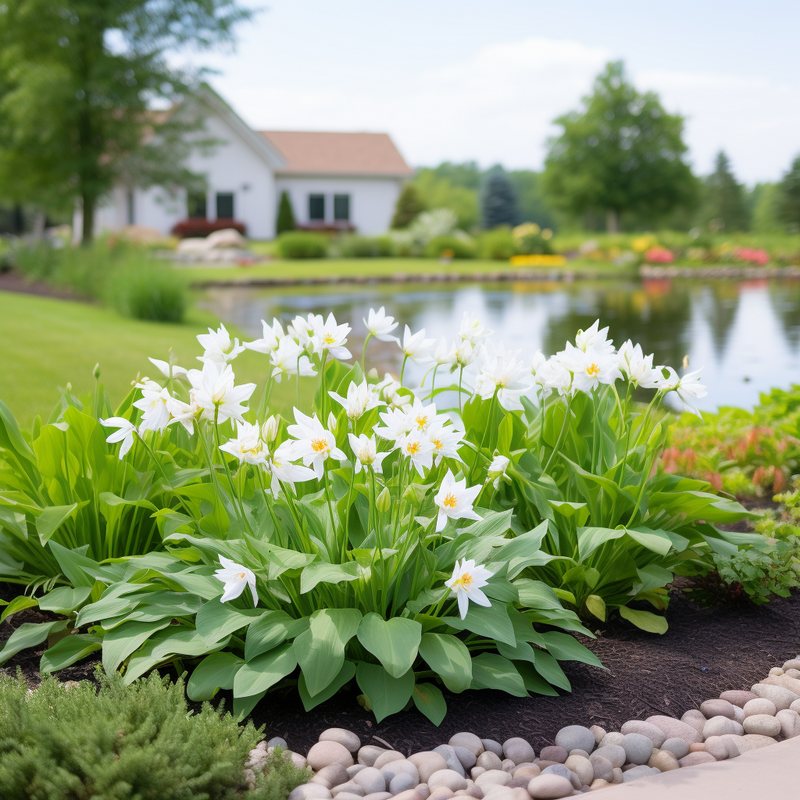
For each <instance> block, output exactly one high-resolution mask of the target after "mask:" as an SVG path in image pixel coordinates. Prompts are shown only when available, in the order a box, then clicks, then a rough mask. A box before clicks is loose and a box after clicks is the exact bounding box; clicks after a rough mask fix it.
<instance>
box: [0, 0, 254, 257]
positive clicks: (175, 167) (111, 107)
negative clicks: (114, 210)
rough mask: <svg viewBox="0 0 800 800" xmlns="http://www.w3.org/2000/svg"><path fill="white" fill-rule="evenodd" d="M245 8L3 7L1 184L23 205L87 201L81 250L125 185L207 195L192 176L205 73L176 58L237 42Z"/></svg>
mask: <svg viewBox="0 0 800 800" xmlns="http://www.w3.org/2000/svg"><path fill="white" fill-rule="evenodd" d="M250 16H251V12H249V11H247V10H245V9H242V8H239V6H238V5H237V0H103V2H98V0H72V1H71V2H70V3H69V4H67V3H54V2H52V0H5V2H4V3H3V4H2V5H0V184H8V183H13V185H14V186H15V192H14V193H15V195H16V197H15V199H17V200H31V199H33V198H35V199H36V200H37V201H38V202H40V203H42V204H43V205H45V206H47V207H54V206H58V207H61V208H64V207H66V206H69V205H71V204H72V203H74V201H75V199H79V200H80V202H81V205H82V208H83V237H82V238H83V240H84V241H89V240H91V238H92V232H93V228H94V216H95V210H96V207H97V204H98V201H99V200H100V198H101V197H102V196H103V195H104V194H105V193H107V192H108V191H109V190H110V189H111V188H112V187H113V186H114V185H115V184H117V183H119V182H124V183H127V184H128V185H131V186H135V185H141V186H147V185H152V184H163V185H173V184H178V185H189V184H191V185H194V186H196V185H197V181H198V176H195V175H193V174H192V173H191V172H190V171H189V170H188V169H186V168H185V167H184V165H183V164H184V160H185V157H186V155H188V152H189V150H190V148H191V144H190V143H189V141H188V139H189V137H187V134H188V133H189V132H190V131H197V130H198V129H199V128H200V126H201V124H202V121H201V118H200V116H199V115H198V114H197V113H196V111H195V113H191V104H190V103H186V102H185V100H186V99H187V98H189V97H190V96H191V95H192V94H193V93H194V92H196V91H197V89H198V87H199V79H200V76H201V74H202V73H201V72H199V71H191V70H178V69H175V68H173V67H170V66H169V65H168V63H167V60H166V58H165V53H166V52H171V53H173V52H174V51H175V50H178V49H180V48H181V47H183V46H185V45H188V44H191V45H192V46H193V47H196V48H197V47H199V48H208V47H211V46H213V45H214V44H216V43H220V42H230V41H232V30H233V28H234V26H235V25H236V23H238V22H239V21H241V20H244V19H248V18H249V17H250Z"/></svg>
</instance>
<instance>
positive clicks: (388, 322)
mask: <svg viewBox="0 0 800 800" xmlns="http://www.w3.org/2000/svg"><path fill="white" fill-rule="evenodd" d="M399 324H400V323H399V322H395V320H394V317H388V316H386V311H385V309H384V307H383V306H381V307H380V308H379V309H378V310H377V311H375V309H374V308H371V309H370V310H369V314H368V315H367V319H365V320H364V325H366V326H367V330H368V331H369V332H370V333H371V334H372V335H373V336H374V337H375V338H376V339H379V340H380V341H382V342H399V339H398V338H397V337H396V336H390V335H389V334H390V333H391V332H392V331H393V330H394V329H395V328H396V327H397V326H398V325H399Z"/></svg>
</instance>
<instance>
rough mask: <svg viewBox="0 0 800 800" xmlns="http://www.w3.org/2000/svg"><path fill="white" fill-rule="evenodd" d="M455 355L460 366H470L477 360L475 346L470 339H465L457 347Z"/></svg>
mask: <svg viewBox="0 0 800 800" xmlns="http://www.w3.org/2000/svg"><path fill="white" fill-rule="evenodd" d="M455 357H456V359H455V360H456V364H458V366H459V367H468V366H469V365H470V364H472V362H473V361H475V348H474V347H473V346H472V344H471V343H470V342H469V341H467V340H464V341H463V342H461V344H460V345H459V346H458V347H457V348H456V349H455Z"/></svg>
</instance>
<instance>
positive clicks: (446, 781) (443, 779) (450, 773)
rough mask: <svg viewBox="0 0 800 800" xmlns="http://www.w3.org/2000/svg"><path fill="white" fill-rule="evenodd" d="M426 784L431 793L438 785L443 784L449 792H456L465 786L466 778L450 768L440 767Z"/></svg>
mask: <svg viewBox="0 0 800 800" xmlns="http://www.w3.org/2000/svg"><path fill="white" fill-rule="evenodd" d="M427 784H428V786H429V788H430V790H431V794H433V792H435V791H436V790H437V789H439V788H440V787H442V786H444V787H445V788H447V789H449V790H450V791H451V792H457V791H458V790H459V789H466V788H467V779H466V778H465V777H464V776H463V775H460V774H459V773H458V772H456V771H455V770H452V769H440V770H437V771H436V772H434V773H433V775H431V776H430V777H429V778H428V780H427Z"/></svg>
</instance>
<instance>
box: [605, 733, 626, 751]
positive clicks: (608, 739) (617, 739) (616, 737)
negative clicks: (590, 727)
mask: <svg viewBox="0 0 800 800" xmlns="http://www.w3.org/2000/svg"><path fill="white" fill-rule="evenodd" d="M624 738H625V737H624V735H623V734H621V733H620V732H619V731H610V732H609V733H607V734H606V735H605V736H604V737H603V738H602V739H601V740H600V747H606V746H607V745H609V744H616V745H619V746H620V747H622V740H623V739H624Z"/></svg>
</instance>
